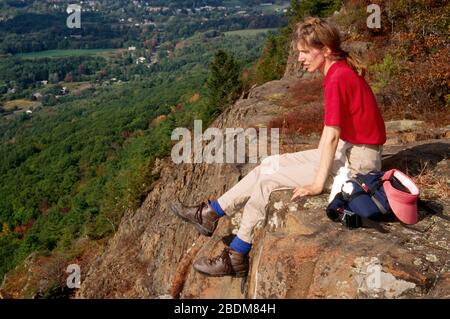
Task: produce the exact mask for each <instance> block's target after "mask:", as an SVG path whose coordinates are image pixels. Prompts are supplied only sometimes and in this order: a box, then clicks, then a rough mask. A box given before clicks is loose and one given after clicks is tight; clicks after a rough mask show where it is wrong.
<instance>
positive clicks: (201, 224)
mask: <svg viewBox="0 0 450 319" xmlns="http://www.w3.org/2000/svg"><path fill="white" fill-rule="evenodd" d="M170 209H171V210H172V211H173V212H174V213H175V214H176V215H178V216H179V217H181V218H182V219H184V220H185V221H187V222H190V223H192V224H193V225H194V226H195V228H196V229H197V230H198V231H199V232H200V233H201V234H203V235H205V236H211V235H212V234H213V232H214V230H215V229H216V227H217V222H218V221H219V215H217V213H216V212H215V211H214V210H213V209H212V207H211V205H209V201H208V204H206V203H204V202H202V203H201V204H200V205H198V206H185V205H183V204H181V203H180V202H178V201H174V202H171V203H170Z"/></svg>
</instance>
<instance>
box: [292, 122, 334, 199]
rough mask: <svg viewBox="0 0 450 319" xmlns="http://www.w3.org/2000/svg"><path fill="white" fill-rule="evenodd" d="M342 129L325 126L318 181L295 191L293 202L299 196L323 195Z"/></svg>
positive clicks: (321, 141) (320, 147) (320, 148)
mask: <svg viewBox="0 0 450 319" xmlns="http://www.w3.org/2000/svg"><path fill="white" fill-rule="evenodd" d="M340 134H341V129H340V128H339V127H337V126H325V127H324V128H323V132H322V137H321V138H320V143H319V151H320V164H319V171H318V172H317V175H316V179H315V181H314V183H313V184H311V185H306V186H300V187H297V188H295V189H294V194H293V196H292V198H291V200H293V199H295V198H296V197H298V196H300V197H301V196H306V195H318V194H320V193H322V191H323V188H324V186H325V182H326V180H327V178H328V174H329V172H330V170H331V165H332V164H333V160H334V155H335V153H336V148H337V145H338V142H339V136H340Z"/></svg>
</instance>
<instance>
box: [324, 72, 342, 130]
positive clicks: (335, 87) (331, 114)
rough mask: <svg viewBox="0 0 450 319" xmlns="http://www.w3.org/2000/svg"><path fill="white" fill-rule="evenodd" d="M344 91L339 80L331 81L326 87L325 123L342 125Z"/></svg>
mask: <svg viewBox="0 0 450 319" xmlns="http://www.w3.org/2000/svg"><path fill="white" fill-rule="evenodd" d="M342 107H343V92H342V88H341V87H340V85H339V82H338V81H330V82H328V83H327V84H326V85H325V87H324V124H325V125H326V126H338V127H340V126H341V122H342V121H341V113H342V112H341V111H342Z"/></svg>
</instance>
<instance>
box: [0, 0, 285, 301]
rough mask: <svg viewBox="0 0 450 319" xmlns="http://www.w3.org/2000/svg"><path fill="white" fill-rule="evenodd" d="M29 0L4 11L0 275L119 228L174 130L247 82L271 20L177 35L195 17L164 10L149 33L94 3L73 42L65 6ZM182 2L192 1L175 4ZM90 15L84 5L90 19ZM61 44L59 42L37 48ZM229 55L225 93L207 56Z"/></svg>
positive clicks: (71, 251) (219, 60)
mask: <svg viewBox="0 0 450 319" xmlns="http://www.w3.org/2000/svg"><path fill="white" fill-rule="evenodd" d="M23 3H27V5H23V6H22V2H21V1H16V2H14V1H10V2H8V7H7V9H8V10H5V11H2V15H3V17H5V15H8V13H9V14H11V16H9V17H8V18H7V19H6V20H4V21H3V22H0V33H2V34H3V35H5V37H3V36H2V37H1V39H2V41H3V42H2V44H1V46H2V48H4V51H3V52H5V53H8V54H6V55H3V56H2V58H1V60H0V95H1V97H0V133H1V134H0V154H1V158H2V161H1V162H0V180H1V183H0V193H1V194H2V196H1V197H0V225H1V227H0V278H2V277H3V275H4V274H5V273H6V272H8V271H9V270H11V269H13V268H14V267H15V266H16V265H18V264H20V263H21V262H22V261H23V260H24V259H25V258H26V257H27V256H28V255H29V254H30V253H32V252H37V253H38V254H40V255H48V254H50V255H55V254H63V255H64V256H72V257H73V256H77V254H79V253H82V252H80V251H79V250H77V248H76V243H77V241H78V240H79V239H87V240H91V241H95V240H99V239H102V238H108V236H110V235H111V234H113V233H114V232H115V231H116V229H117V227H118V225H119V223H120V220H121V217H122V215H123V213H124V212H125V211H126V210H127V209H135V208H136V207H138V206H139V205H140V203H141V201H142V200H143V198H144V197H145V196H146V194H147V193H148V191H149V189H151V187H152V186H151V185H152V182H153V181H154V179H156V178H157V177H158V176H157V175H154V174H152V168H153V164H154V162H155V160H157V159H158V158H160V157H164V156H167V155H168V154H170V149H171V147H172V142H171V140H170V134H171V132H172V130H173V129H174V128H175V127H189V126H190V125H192V123H193V119H194V118H201V119H203V120H204V121H205V122H204V123H205V124H208V123H209V122H210V121H211V120H212V119H213V118H214V116H216V115H217V114H219V113H220V111H221V108H222V107H223V106H225V105H226V103H229V102H230V101H232V100H233V99H236V98H237V97H238V94H239V93H240V92H241V91H242V90H243V89H245V87H246V86H248V85H249V83H250V79H249V77H251V76H252V74H253V73H254V71H253V68H252V65H253V63H254V62H255V61H256V59H257V58H258V57H259V56H260V53H261V50H262V47H263V45H264V42H265V39H266V38H267V34H268V33H267V32H268V29H267V28H268V27H271V25H270V24H269V25H267V24H264V23H263V25H261V26H262V27H265V29H261V30H259V31H258V30H253V31H252V32H248V31H247V30H239V29H240V28H241V27H247V26H248V23H249V21H250V20H251V17H249V18H248V19H250V20H248V19H247V17H241V18H239V17H234V18H233V19H236V21H239V23H241V24H234V25H233V22H232V20H229V21H228V20H227V21H223V20H214V21H215V22H214V23H213V24H212V25H211V26H205V27H204V28H203V29H204V30H207V31H206V32H201V31H199V30H200V29H202V28H200V29H199V30H196V29H192V30H189V32H188V33H187V34H184V35H186V36H181V37H180V35H179V34H177V31H174V30H172V29H171V28H172V27H174V26H175V25H177V26H182V25H183V23H184V22H185V20H183V19H185V18H188V17H189V19H192V21H198V20H196V19H199V16H197V17H190V15H191V14H189V15H185V16H183V14H182V13H180V16H176V15H175V14H174V15H170V14H169V13H164V12H159V13H155V17H157V18H160V19H161V20H164V19H167V20H171V22H170V23H173V25H172V26H171V24H170V23H167V24H164V26H160V27H158V35H157V36H156V38H153V40H154V41H151V39H150V40H149V37H151V36H152V33H148V32H150V31H149V30H150V29H151V28H150V29H148V30H147V29H140V28H138V29H134V30H139V31H136V32H135V31H132V32H131V31H129V30H127V27H123V28H119V29H120V30H119V31H117V32H109V31H108V30H106V29H105V28H108V22H107V21H109V20H108V19H111V15H114V14H115V10H114V6H118V7H120V8H122V7H121V4H120V2H119V1H113V3H112V4H111V7H110V10H108V11H107V13H106V14H105V15H103V13H98V14H99V15H101V16H102V17H101V18H100V19H97V17H95V16H94V15H95V14H97V13H95V12H94V13H92V12H91V13H89V14H91V15H92V21H91V22H92V23H93V24H94V25H93V29H91V26H90V25H89V27H88V28H86V29H89V31H86V32H91V33H92V37H90V36H89V35H87V34H83V35H82V37H81V38H70V39H68V41H67V42H66V43H68V45H65V44H64V43H65V42H64V41H63V42H60V41H59V39H58V37H60V36H61V37H64V36H65V35H64V34H65V32H67V30H64V31H62V33H59V31H58V30H57V29H58V27H56V25H57V24H58V23H65V20H62V18H63V17H64V19H65V17H66V16H67V14H66V15H64V14H62V13H55V12H54V11H53V10H52V9H51V8H50V6H47V7H45V6H44V5H43V4H42V2H37V1H36V2H33V1H27V2H23ZM99 3H100V1H99ZM123 3H126V4H123V8H125V9H127V8H128V7H129V6H130V4H129V1H124V2H123ZM174 3H175V2H174ZM1 5H2V6H3V7H4V8H5V6H6V4H5V3H4V2H2V4H1ZM236 5H237V4H236ZM133 8H135V5H133ZM176 8H185V9H188V8H187V7H185V6H182V5H180V6H176V7H173V6H171V10H175V9H176ZM13 9H14V10H13ZM116 9H117V8H116ZM45 10H48V13H45V14H44V12H45ZM127 10H128V9H127ZM136 12H137V10H136ZM170 12H176V11H170ZM55 14H56V15H58V14H59V15H60V17H59V18H58V19H54V18H55ZM89 14H86V15H85V14H83V19H85V20H84V21H85V22H86V24H90V23H91V22H90V16H89ZM205 14H211V15H212V14H213V13H208V12H205ZM274 14H275V13H274ZM52 15H53V16H52ZM276 15H277V16H279V17H280V18H281V19H285V18H283V17H282V16H281V15H280V14H279V13H276ZM274 16H275V15H274ZM170 17H172V18H171V19H170ZM132 19H135V16H133V18H132ZM214 19H215V18H214ZM233 21H234V20H233ZM280 21H282V20H280ZM36 22H40V23H36ZM47 22H48V23H47ZM193 23H194V22H193ZM278 23H281V22H278ZM214 26H220V28H218V29H214ZM275 26H277V25H275ZM97 27H98V28H100V29H97ZM130 28H131V25H130ZM211 28H212V29H211ZM219 29H221V30H222V31H226V30H228V29H230V30H236V29H238V30H236V31H235V32H233V33H226V32H222V31H221V30H219ZM250 31H251V30H250ZM83 32H84V31H83ZM104 32H105V33H106V34H103V33H104ZM130 32H131V33H130ZM153 36H154V35H153ZM272 37H273V36H272ZM116 38H117V39H120V43H115V42H114V41H115V40H114V39H116ZM25 39H26V40H25ZM72 39H73V41H72ZM99 39H101V41H99ZM130 39H133V41H134V42H133V41H131V40H130ZM47 40H48V41H47ZM102 41H103V42H102ZM52 43H55V45H56V44H57V45H56V47H55V45H53V44H52ZM74 43H75V44H74ZM76 43H79V44H80V45H78V44H76ZM91 43H92V44H95V45H94V46H91ZM116 44H117V45H116ZM13 46H14V48H15V49H13V50H12V49H11V48H12V47H13ZM128 46H132V47H133V48H131V49H130V48H129V47H128ZM6 47H8V48H10V49H5V48H6ZM93 47H95V48H98V49H96V50H91V48H93ZM53 48H55V49H58V50H54V51H41V50H45V49H53ZM78 48H82V50H78ZM114 48H116V49H114ZM218 50H222V51H220V52H222V53H220V54H219V53H218ZM19 52H20V54H19ZM12 53H13V54H12ZM224 59H225V60H224ZM225 61H231V64H228V67H230V68H231V71H232V72H234V73H235V74H236V76H237V79H238V81H237V82H236V83H235V84H233V86H234V88H232V87H228V89H232V90H234V93H231V94H230V96H229V97H228V96H223V95H220V96H219V95H218V93H217V92H219V91H220V90H221V88H220V87H215V88H214V87H212V86H208V85H207V84H206V83H207V80H208V75H211V74H210V73H209V72H208V70H209V67H210V64H211V63H216V65H217V66H218V70H221V68H223V67H224V65H223V63H224V62H225ZM244 70H246V71H245V72H244V74H246V75H245V76H240V73H241V72H243V71H244ZM219 72H222V71H219ZM224 72H228V71H227V70H224ZM215 76H220V74H215ZM212 100H214V103H211V101H212ZM29 293H30V294H33V293H34V292H33V291H29Z"/></svg>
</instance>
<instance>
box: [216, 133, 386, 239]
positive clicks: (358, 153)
mask: <svg viewBox="0 0 450 319" xmlns="http://www.w3.org/2000/svg"><path fill="white" fill-rule="evenodd" d="M381 148H382V147H381V146H378V145H353V144H350V143H348V142H344V141H342V140H340V141H339V143H338V147H337V150H336V155H335V159H334V162H333V166H332V169H331V172H330V176H329V178H328V180H327V183H326V188H330V186H331V184H332V182H333V178H334V176H335V175H336V172H337V171H338V170H339V169H340V168H341V167H344V166H345V167H347V168H348V170H349V172H350V174H351V175H354V174H356V173H364V174H365V173H368V172H370V171H371V170H380V169H381ZM319 164H320V152H319V150H318V149H315V150H309V151H303V152H297V153H287V154H282V155H273V156H269V157H267V158H266V159H264V160H263V161H262V162H261V164H260V165H259V166H257V167H255V168H254V169H253V170H252V171H250V172H249V173H248V174H247V175H246V176H245V177H244V178H243V179H242V180H240V181H239V182H238V183H237V184H236V185H234V186H233V187H232V188H231V189H230V190H228V191H227V192H226V193H225V194H223V195H222V196H221V197H220V198H219V199H218V202H219V204H220V206H221V207H222V209H223V210H224V211H225V213H226V214H227V215H229V214H230V213H232V212H233V211H234V210H235V208H236V207H237V206H238V205H240V204H242V203H244V202H245V201H247V203H246V204H245V206H244V211H243V214H242V220H241V224H240V227H239V231H238V233H237V235H238V237H239V238H240V239H242V240H244V241H246V242H248V243H251V242H252V237H253V236H252V235H253V234H252V232H253V228H254V227H255V226H256V224H258V223H260V222H263V221H264V220H265V215H266V206H267V204H268V202H269V196H270V193H271V192H272V191H274V190H280V189H293V188H295V187H297V186H304V185H308V184H311V183H313V182H314V179H315V177H316V174H317V171H318V169H319Z"/></svg>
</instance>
